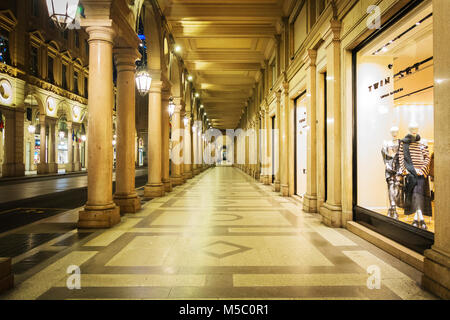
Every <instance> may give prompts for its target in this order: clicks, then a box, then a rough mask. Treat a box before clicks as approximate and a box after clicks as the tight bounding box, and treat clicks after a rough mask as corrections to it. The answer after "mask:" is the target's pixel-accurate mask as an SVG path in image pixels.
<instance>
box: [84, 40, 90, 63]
mask: <svg viewBox="0 0 450 320" xmlns="http://www.w3.org/2000/svg"><path fill="white" fill-rule="evenodd" d="M84 51H85V54H86V58H87V59H89V42H88V41H87V40H84Z"/></svg>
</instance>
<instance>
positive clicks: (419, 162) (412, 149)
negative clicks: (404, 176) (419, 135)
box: [399, 142, 430, 177]
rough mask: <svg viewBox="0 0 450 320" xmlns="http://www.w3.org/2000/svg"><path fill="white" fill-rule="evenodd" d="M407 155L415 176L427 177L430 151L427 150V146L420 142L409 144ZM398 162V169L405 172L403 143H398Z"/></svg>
mask: <svg viewBox="0 0 450 320" xmlns="http://www.w3.org/2000/svg"><path fill="white" fill-rule="evenodd" d="M409 153H410V155H411V160H412V163H413V166H414V169H416V172H417V174H418V175H423V176H424V177H427V176H428V175H429V173H430V151H429V150H428V146H427V145H425V144H423V143H420V142H411V143H410V144H409ZM399 160H400V169H401V170H402V172H406V171H407V169H406V166H405V155H404V153H403V142H401V143H400V150H399Z"/></svg>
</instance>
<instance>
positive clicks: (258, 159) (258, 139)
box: [255, 112, 262, 181]
mask: <svg viewBox="0 0 450 320" xmlns="http://www.w3.org/2000/svg"><path fill="white" fill-rule="evenodd" d="M256 119H257V120H256V128H255V143H256V155H255V156H256V164H255V169H256V172H255V179H256V180H258V181H259V180H260V178H261V147H262V139H261V113H260V112H259V113H258V117H257V118H256Z"/></svg>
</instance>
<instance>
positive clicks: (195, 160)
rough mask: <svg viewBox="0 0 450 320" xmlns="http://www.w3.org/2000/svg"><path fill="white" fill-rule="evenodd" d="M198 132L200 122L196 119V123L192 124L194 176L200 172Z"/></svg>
mask: <svg viewBox="0 0 450 320" xmlns="http://www.w3.org/2000/svg"><path fill="white" fill-rule="evenodd" d="M197 132H198V124H197V122H196V121H194V125H193V126H192V159H193V163H192V176H196V175H197V174H198V151H197V148H198V139H197Z"/></svg>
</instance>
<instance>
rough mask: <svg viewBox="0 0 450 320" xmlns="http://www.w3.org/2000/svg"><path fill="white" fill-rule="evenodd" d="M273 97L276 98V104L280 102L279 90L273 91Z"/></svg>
mask: <svg viewBox="0 0 450 320" xmlns="http://www.w3.org/2000/svg"><path fill="white" fill-rule="evenodd" d="M275 97H276V98H277V103H279V102H280V101H281V89H280V90H277V91H275Z"/></svg>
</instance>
